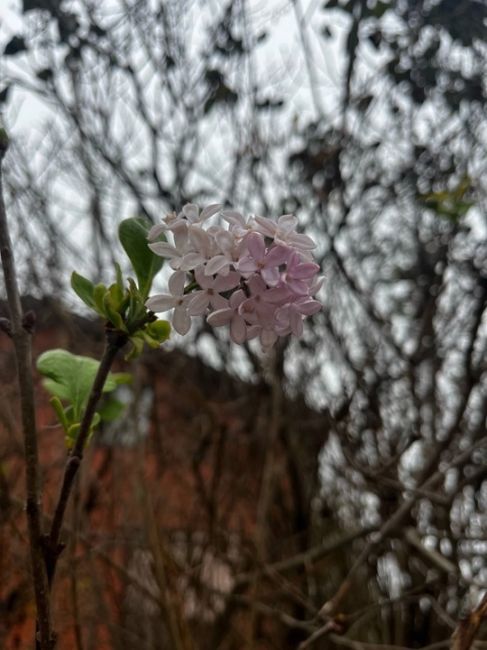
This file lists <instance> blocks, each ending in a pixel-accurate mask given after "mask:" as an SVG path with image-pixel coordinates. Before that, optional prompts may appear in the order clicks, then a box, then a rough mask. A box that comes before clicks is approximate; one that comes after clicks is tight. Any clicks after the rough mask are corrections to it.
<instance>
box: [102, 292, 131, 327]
mask: <svg viewBox="0 0 487 650" xmlns="http://www.w3.org/2000/svg"><path fill="white" fill-rule="evenodd" d="M112 286H114V287H116V285H112ZM103 308H104V311H105V314H106V315H107V317H108V319H109V321H110V322H111V323H112V324H113V325H115V327H116V328H117V329H118V330H120V331H121V332H126V331H127V328H126V326H125V323H124V322H123V318H122V316H121V315H120V313H119V312H118V311H117V302H116V298H115V299H114V298H112V295H111V293H110V291H107V292H106V293H105V295H104V296H103Z"/></svg>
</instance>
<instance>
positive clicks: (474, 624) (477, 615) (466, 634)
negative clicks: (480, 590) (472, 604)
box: [451, 594, 487, 650]
mask: <svg viewBox="0 0 487 650" xmlns="http://www.w3.org/2000/svg"><path fill="white" fill-rule="evenodd" d="M485 619H487V594H485V596H484V597H483V598H482V600H481V601H480V604H479V605H478V606H477V607H476V608H475V609H474V610H473V611H472V612H470V614H468V616H467V617H466V618H464V619H463V620H461V621H460V622H459V624H458V627H457V628H456V630H455V632H453V635H452V644H451V650H470V648H471V647H472V644H473V642H474V641H475V637H476V636H477V632H478V631H479V628H480V625H481V624H482V622H483V621H485Z"/></svg>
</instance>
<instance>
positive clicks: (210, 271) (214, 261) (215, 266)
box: [205, 255, 230, 275]
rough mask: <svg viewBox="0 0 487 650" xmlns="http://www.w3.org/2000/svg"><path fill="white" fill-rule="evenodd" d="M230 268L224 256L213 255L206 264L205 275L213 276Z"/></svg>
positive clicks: (228, 261)
mask: <svg viewBox="0 0 487 650" xmlns="http://www.w3.org/2000/svg"><path fill="white" fill-rule="evenodd" d="M229 266H230V260H229V259H228V257H227V256H226V255H215V257H212V258H211V260H208V264H207V265H206V267H205V275H215V273H219V272H220V271H221V270H222V269H224V268H225V267H229Z"/></svg>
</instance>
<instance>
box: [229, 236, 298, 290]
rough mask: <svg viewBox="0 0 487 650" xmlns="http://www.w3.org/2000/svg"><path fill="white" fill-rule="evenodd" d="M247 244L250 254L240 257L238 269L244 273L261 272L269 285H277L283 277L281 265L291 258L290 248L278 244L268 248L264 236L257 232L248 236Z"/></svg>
mask: <svg viewBox="0 0 487 650" xmlns="http://www.w3.org/2000/svg"><path fill="white" fill-rule="evenodd" d="M245 244H246V246H247V248H248V255H244V256H243V257H241V258H240V259H239V261H238V263H237V269H238V270H239V271H240V272H241V273H244V274H246V273H256V272H259V273H260V274H261V276H262V278H263V279H264V280H265V282H266V283H267V284H268V285H269V286H275V285H276V284H277V283H278V282H279V279H280V277H281V276H280V273H279V266H281V265H282V264H285V263H286V262H287V260H288V259H289V255H290V250H289V248H287V247H286V246H279V245H276V246H271V247H270V248H268V249H266V245H265V241H264V237H263V236H262V235H261V234H259V233H256V232H252V233H250V234H249V235H247V236H246V238H245Z"/></svg>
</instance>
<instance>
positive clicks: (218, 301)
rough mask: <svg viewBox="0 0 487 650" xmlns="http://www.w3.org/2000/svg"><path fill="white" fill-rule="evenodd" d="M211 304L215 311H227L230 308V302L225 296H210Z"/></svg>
mask: <svg viewBox="0 0 487 650" xmlns="http://www.w3.org/2000/svg"><path fill="white" fill-rule="evenodd" d="M210 304H211V306H212V307H213V309H216V310H218V309H225V308H226V307H228V300H227V299H226V298H224V297H223V296H220V294H219V293H214V294H213V295H212V296H210Z"/></svg>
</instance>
